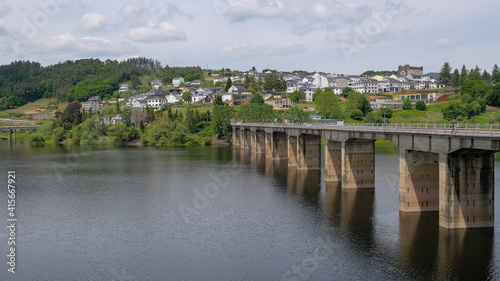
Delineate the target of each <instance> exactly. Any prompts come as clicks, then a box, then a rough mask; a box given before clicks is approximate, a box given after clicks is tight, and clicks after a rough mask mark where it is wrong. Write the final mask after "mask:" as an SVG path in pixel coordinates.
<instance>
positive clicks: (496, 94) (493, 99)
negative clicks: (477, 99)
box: [486, 84, 500, 107]
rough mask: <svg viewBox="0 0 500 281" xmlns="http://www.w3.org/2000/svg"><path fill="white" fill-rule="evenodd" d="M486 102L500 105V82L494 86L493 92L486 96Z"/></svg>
mask: <svg viewBox="0 0 500 281" xmlns="http://www.w3.org/2000/svg"><path fill="white" fill-rule="evenodd" d="M486 102H487V104H488V105H491V106H496V107H499V106H500V84H496V85H495V86H493V89H492V90H491V93H490V94H489V95H488V96H487V97H486Z"/></svg>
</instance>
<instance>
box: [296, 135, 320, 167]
mask: <svg viewBox="0 0 500 281" xmlns="http://www.w3.org/2000/svg"><path fill="white" fill-rule="evenodd" d="M297 139H298V145H297V169H298V170H302V171H317V170H321V136H320V135H305V134H302V135H300V136H299V137H298V138H297Z"/></svg>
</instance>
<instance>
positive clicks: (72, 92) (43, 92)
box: [0, 57, 203, 111]
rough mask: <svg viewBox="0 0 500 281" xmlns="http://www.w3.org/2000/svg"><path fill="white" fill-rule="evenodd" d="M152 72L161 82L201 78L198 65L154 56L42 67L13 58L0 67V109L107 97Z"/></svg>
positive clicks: (73, 62) (85, 60)
mask: <svg viewBox="0 0 500 281" xmlns="http://www.w3.org/2000/svg"><path fill="white" fill-rule="evenodd" d="M143 75H152V76H154V77H156V78H157V79H160V80H162V81H163V82H164V83H170V82H171V81H172V79H173V78H174V77H178V76H183V77H185V79H186V81H191V80H195V79H201V78H202V76H203V71H202V69H201V68H200V67H199V66H193V67H170V66H168V65H167V66H165V67H162V66H161V63H160V62H159V61H157V60H154V59H149V58H144V57H138V58H130V59H127V60H124V61H121V62H118V61H116V60H106V61H100V60H99V59H81V60H77V61H69V60H68V61H65V62H60V63H58V64H55V65H50V66H46V67H44V66H41V64H40V63H38V62H30V61H15V62H12V63H11V64H8V65H2V66H0V111H1V110H5V109H11V108H16V107H19V106H22V105H24V104H26V103H28V102H31V101H35V100H38V99H40V98H42V97H46V98H50V97H54V98H57V99H58V100H60V101H69V102H71V101H73V100H79V101H84V100H86V99H88V97H89V96H91V95H93V94H96V93H100V94H99V95H101V96H103V98H106V97H110V96H111V95H112V94H113V92H114V91H116V90H118V88H119V84H120V83H123V82H125V81H130V82H131V84H132V88H136V87H138V86H140V85H141V81H140V79H139V78H140V77H141V76H143Z"/></svg>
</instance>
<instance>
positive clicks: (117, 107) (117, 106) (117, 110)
mask: <svg viewBox="0 0 500 281" xmlns="http://www.w3.org/2000/svg"><path fill="white" fill-rule="evenodd" d="M116 114H120V102H119V101H118V98H116Z"/></svg>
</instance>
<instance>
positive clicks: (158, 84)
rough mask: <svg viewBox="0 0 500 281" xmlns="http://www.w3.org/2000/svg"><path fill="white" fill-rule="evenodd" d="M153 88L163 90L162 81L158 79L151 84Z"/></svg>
mask: <svg viewBox="0 0 500 281" xmlns="http://www.w3.org/2000/svg"><path fill="white" fill-rule="evenodd" d="M151 87H153V89H161V88H163V83H162V82H161V81H160V80H158V79H156V80H153V81H152V82H151Z"/></svg>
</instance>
